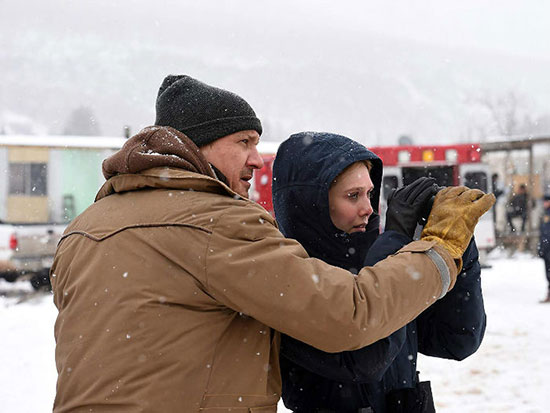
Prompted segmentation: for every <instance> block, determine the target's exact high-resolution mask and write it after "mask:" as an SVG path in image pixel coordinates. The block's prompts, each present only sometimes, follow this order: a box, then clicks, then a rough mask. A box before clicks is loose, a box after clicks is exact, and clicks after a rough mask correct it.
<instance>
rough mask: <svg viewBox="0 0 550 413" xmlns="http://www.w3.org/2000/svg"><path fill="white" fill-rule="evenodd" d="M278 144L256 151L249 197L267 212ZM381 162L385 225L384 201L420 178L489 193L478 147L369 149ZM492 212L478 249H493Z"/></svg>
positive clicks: (478, 231) (480, 233)
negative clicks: (258, 160)
mask: <svg viewBox="0 0 550 413" xmlns="http://www.w3.org/2000/svg"><path fill="white" fill-rule="evenodd" d="M277 146H278V145H277V144H276V143H272V142H262V143H260V147H259V151H260V153H261V154H262V157H263V159H264V162H265V166H264V167H263V168H262V169H261V170H260V171H258V172H256V173H255V175H254V182H253V190H252V192H251V193H252V198H253V199H254V200H256V201H257V202H259V203H260V204H261V205H262V206H263V207H264V208H266V209H267V210H268V211H269V212H270V213H273V203H272V200H271V179H272V170H273V160H274V158H275V153H276V151H277ZM369 149H370V150H371V151H373V152H374V153H376V154H377V155H378V156H379V157H380V158H381V159H382V161H383V162H384V177H383V180H382V197H381V200H380V204H381V205H380V211H381V215H382V220H381V222H384V215H385V210H386V200H387V198H388V195H389V193H390V191H391V190H392V189H395V188H398V187H401V186H403V185H407V184H410V183H411V182H413V181H414V180H415V179H417V178H419V177H421V176H430V177H433V178H435V179H436V181H437V183H438V184H439V185H441V186H453V185H465V186H467V187H469V188H479V189H481V190H482V191H484V192H492V187H491V179H490V172H489V167H488V165H486V164H485V163H483V162H482V160H481V150H480V147H479V145H478V144H458V145H428V146H377V147H371V148H369ZM492 214H493V211H492V210H491V211H489V212H488V213H487V214H485V215H484V216H483V217H482V218H481V219H480V222H479V223H478V225H477V227H476V231H475V237H476V242H477V245H478V248H479V249H480V250H484V251H487V250H488V249H491V248H493V247H494V246H495V229H494V223H493V222H494V221H493V217H492Z"/></svg>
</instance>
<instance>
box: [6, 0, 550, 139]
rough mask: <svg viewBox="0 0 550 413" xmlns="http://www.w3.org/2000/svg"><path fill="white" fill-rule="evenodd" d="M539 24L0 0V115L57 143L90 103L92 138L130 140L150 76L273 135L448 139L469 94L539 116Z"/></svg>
mask: <svg viewBox="0 0 550 413" xmlns="http://www.w3.org/2000/svg"><path fill="white" fill-rule="evenodd" d="M548 16H550V1H544V0H523V1H517V0H515V1H512V0H500V1H489V0H461V1H458V0H452V1H451V0H438V1H436V0H414V1H412V0H409V1H406V0H394V1H388V0H386V1H379V0H375V1H372V0H369V1H366V0H362V1H359V0H338V1H336V0H334V1H327V0H300V1H298V0H277V1H274V0H269V1H266V0H216V1H213V0H200V1H199V0H193V1H190V0H166V1H155V2H153V1H148V2H140V1H133V0H93V1H90V0H78V1H77V0H47V1H44V0H24V1H21V0H0V60H1V61H4V62H6V64H4V65H3V66H0V77H1V78H2V79H3V81H4V85H3V87H2V88H0V116H1V115H2V113H3V112H5V111H11V112H16V113H21V114H23V115H25V116H29V117H32V118H33V119H37V120H38V121H40V122H41V123H43V124H46V125H47V127H48V128H49V130H50V131H53V133H55V132H56V131H59V130H61V129H62V127H63V124H64V122H66V118H67V113H68V111H70V110H71V109H73V108H74V107H76V106H78V105H86V106H89V107H90V108H92V110H93V111H94V112H95V113H96V114H97V117H98V119H99V123H100V126H101V130H102V132H103V133H105V134H108V135H112V134H118V133H119V131H120V130H121V125H122V124H130V125H132V126H133V130H134V131H135V130H136V128H138V127H141V126H145V125H147V124H150V123H151V121H152V119H153V116H154V107H153V103H154V98H155V95H156V91H157V89H158V85H159V84H160V82H161V80H162V78H163V77H164V76H165V75H166V74H168V73H188V74H191V75H193V76H195V77H198V78H200V79H201V80H204V81H206V82H209V83H212V84H214V85H217V86H221V87H225V88H227V89H230V90H234V91H235V92H237V93H239V94H241V95H243V97H245V98H246V99H247V100H249V101H250V102H251V104H252V105H253V107H254V108H255V109H256V111H257V112H258V113H259V114H260V115H261V116H262V119H263V120H265V122H266V123H271V124H277V125H275V126H276V127H275V129H277V130H276V131H275V132H276V134H277V136H278V137H281V136H282V137H284V136H285V135H286V134H287V133H289V132H294V131H296V130H300V129H316V130H320V129H324V130H333V131H338V132H341V133H348V134H350V135H351V136H353V137H356V138H357V139H359V140H366V139H368V140H370V141H374V142H386V139H387V138H391V139H394V138H396V137H397V136H398V135H399V134H402V133H405V134H409V133H410V134H413V135H414V136H422V137H425V138H426V139H429V138H431V137H436V136H446V137H449V139H459V138H461V137H463V136H467V135H468V134H469V133H470V132H469V131H471V130H473V129H472V128H473V127H472V126H471V125H470V124H471V123H472V120H471V119H470V118H471V117H472V116H473V115H472V113H470V112H472V108H471V105H469V104H468V100H469V99H470V98H471V96H472V95H473V94H475V93H478V92H480V93H500V92H505V91H506V90H509V89H511V90H517V91H518V92H519V93H520V94H521V95H523V96H525V101H528V103H529V104H530V105H531V107H532V108H533V110H534V111H535V112H537V113H536V115H537V116H538V115H540V114H541V113H542V112H544V111H548V108H550V79H549V77H548V76H547V75H546V73H548V70H550V42H548V41H547V39H550V25H549V24H548V23H547V19H548ZM474 115H475V117H477V116H478V114H477V113H475V114H474ZM476 122H477V120H476ZM476 127H477V126H476ZM474 129H475V128H474Z"/></svg>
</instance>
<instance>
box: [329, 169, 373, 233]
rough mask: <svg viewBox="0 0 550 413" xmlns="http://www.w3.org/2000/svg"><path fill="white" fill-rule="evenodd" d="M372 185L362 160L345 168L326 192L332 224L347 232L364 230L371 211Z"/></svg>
mask: <svg viewBox="0 0 550 413" xmlns="http://www.w3.org/2000/svg"><path fill="white" fill-rule="evenodd" d="M373 189H374V185H373V184H372V180H371V179H370V174H369V170H368V169H367V166H366V165H365V164H364V163H363V162H356V163H354V164H353V165H351V166H350V167H348V168H347V169H345V170H344V171H343V172H342V173H341V174H340V175H338V177H337V178H336V180H335V181H334V182H333V183H332V185H331V186H330V189H329V192H328V198H329V208H330V219H331V220H332V223H333V224H334V226H335V227H336V228H338V229H340V230H342V231H344V232H347V233H348V234H351V233H353V232H365V229H366V226H367V223H368V222H369V217H370V216H371V215H372V213H373V208H372V205H371V203H370V199H371V195H372V191H373Z"/></svg>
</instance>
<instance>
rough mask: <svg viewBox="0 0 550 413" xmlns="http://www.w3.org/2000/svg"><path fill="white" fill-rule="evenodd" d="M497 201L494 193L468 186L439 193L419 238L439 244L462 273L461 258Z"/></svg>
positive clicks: (447, 189) (451, 188) (456, 187)
mask: <svg viewBox="0 0 550 413" xmlns="http://www.w3.org/2000/svg"><path fill="white" fill-rule="evenodd" d="M495 201H496V198H495V196H494V195H493V194H485V193H484V192H483V191H480V190H479V189H468V188H466V187H465V186H452V187H448V188H445V189H443V190H441V191H439V192H438V193H437V195H436V196H435V200H434V204H433V207H432V211H431V212H430V216H429V218H428V222H427V223H426V226H425V227H424V230H423V231H422V234H421V236H420V239H421V240H423V241H437V242H438V243H440V244H441V245H442V246H443V247H445V249H446V250H447V251H449V252H450V254H451V256H452V257H453V258H454V259H455V260H456V261H457V266H458V270H459V271H460V270H461V268H462V255H463V254H464V251H466V248H467V247H468V244H469V243H470V240H471V239H472V236H473V234H474V228H475V226H476V224H477V221H478V220H479V218H480V217H481V216H482V215H483V214H484V213H485V212H487V211H488V210H489V209H490V208H491V207H492V206H493V204H494V203H495Z"/></svg>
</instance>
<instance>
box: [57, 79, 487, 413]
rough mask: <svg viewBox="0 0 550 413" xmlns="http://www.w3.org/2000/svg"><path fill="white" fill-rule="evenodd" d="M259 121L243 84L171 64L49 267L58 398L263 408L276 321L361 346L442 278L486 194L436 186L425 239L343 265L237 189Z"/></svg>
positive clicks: (253, 158) (325, 346) (276, 390)
mask: <svg viewBox="0 0 550 413" xmlns="http://www.w3.org/2000/svg"><path fill="white" fill-rule="evenodd" d="M261 131H262V130H261V124H260V121H259V120H258V119H257V118H256V116H255V114H254V111H253V110H252V108H251V107H250V106H249V105H248V104H247V103H246V102H245V101H244V100H243V99H242V98H240V97H239V96H237V95H234V94H232V93H230V92H227V91H225V90H222V89H217V88H214V87H211V86H208V85H206V84H204V83H201V82H199V81H197V80H195V79H192V78H190V77H187V76H168V77H167V78H166V79H165V81H164V83H163V85H162V86H161V88H160V91H159V96H158V99H157V120H156V126H152V127H147V128H145V129H144V130H142V131H141V132H140V133H138V134H137V135H136V136H134V137H132V138H131V139H129V140H128V141H127V142H126V143H125V145H124V146H123V148H122V149H121V150H120V151H119V152H117V153H116V154H114V155H113V156H112V157H110V158H108V159H106V160H105V162H104V164H103V172H104V175H105V177H106V178H107V182H105V184H104V185H103V187H102V188H101V189H100V191H99V193H98V194H97V197H96V201H95V203H94V204H93V205H91V206H90V207H89V208H88V209H87V210H86V211H85V212H84V213H82V214H81V215H80V216H78V217H77V218H76V219H75V220H74V221H73V222H72V223H71V224H70V226H69V227H68V228H67V230H66V232H65V234H64V236H63V238H62V240H61V241H60V243H59V246H58V249H57V252H56V256H55V260H54V264H53V267H52V272H51V280H52V286H53V291H54V301H55V304H56V306H57V307H58V309H59V315H58V318H57V322H56V325H55V337H56V341H57V347H56V364H57V370H58V374H59V376H58V382H57V395H56V399H55V405H54V411H56V412H80V411H82V412H84V411H86V412H88V411H94V412H107V411H108V412H115V411H116V412H198V411H205V412H226V411H232V412H260V411H261V412H275V411H276V406H277V402H278V400H279V396H280V390H281V378H280V373H279V363H278V350H279V332H283V333H285V334H288V335H289V336H292V337H295V338H296V339H298V340H301V341H303V342H306V343H309V344H311V345H313V346H315V347H318V348H319V349H321V350H324V351H328V352H339V351H344V350H353V349H357V348H360V347H363V346H366V345H368V344H370V343H372V342H374V341H376V340H378V339H380V338H383V337H386V336H387V335H389V334H390V333H392V332H393V331H395V330H396V329H398V328H400V327H401V326H403V325H405V324H407V323H408V322H409V321H411V320H412V319H414V318H415V317H416V316H418V314H420V313H421V312H422V311H423V310H424V309H426V308H427V307H428V306H429V305H430V304H432V303H433V302H434V301H435V300H437V299H438V298H440V297H442V296H443V295H445V293H446V292H447V291H448V289H449V288H451V287H452V286H453V285H454V282H455V279H456V276H457V270H458V268H457V266H458V267H459V266H460V262H459V258H460V256H461V255H462V252H463V251H464V249H465V248H466V246H467V244H468V242H469V239H470V238H471V235H472V231H473V229H474V226H475V222H476V221H477V218H479V216H480V215H481V214H482V213H483V212H484V211H485V210H487V209H488V208H489V207H490V206H491V204H492V199H491V198H490V196H487V195H484V194H483V193H481V192H480V191H467V190H466V189H465V188H464V189H463V190H461V191H459V192H460V196H451V197H450V198H449V197H448V196H447V197H446V198H445V197H441V198H440V199H438V198H436V201H435V203H434V208H433V211H434V212H435V213H434V214H433V217H434V219H433V220H432V217H430V221H429V222H428V225H427V228H428V226H429V227H430V228H431V229H432V230H431V232H430V231H428V232H426V234H428V235H427V236H426V237H425V239H424V240H421V241H417V242H413V243H411V244H409V245H408V246H406V247H405V248H403V249H402V250H400V251H399V252H398V253H397V254H395V255H394V256H392V257H390V258H388V259H386V260H384V261H382V262H380V263H379V264H377V265H376V266H374V267H366V268H363V269H362V270H361V271H360V272H359V274H358V275H356V276H354V275H352V274H350V273H348V272H346V271H345V270H342V269H340V268H336V267H332V266H330V265H327V264H325V263H324V262H322V261H320V260H317V259H314V258H309V257H308V255H307V254H306V252H305V251H304V249H303V248H302V247H301V245H300V244H298V243H297V242H296V241H294V240H291V239H285V238H284V237H283V236H282V234H281V233H280V232H279V231H278V230H277V225H276V223H275V221H274V219H273V218H272V217H271V216H270V215H269V214H268V213H267V212H266V211H265V210H264V209H263V208H262V207H261V206H259V205H257V204H255V203H254V202H252V201H250V200H249V199H248V198H247V194H248V189H249V186H250V185H249V182H248V181H249V180H250V178H251V177H252V174H253V170H254V169H258V168H261V166H262V160H261V158H260V156H259V154H258V152H257V150H256V145H257V143H258V140H259V136H260V134H261ZM438 197H439V195H438ZM448 208H452V210H453V212H454V213H453V214H452V215H453V219H452V220H449V219H448V216H449V214H448V213H446V211H447V210H448ZM451 221H452V222H451ZM457 223H458V224H457ZM449 225H450V226H451V227H452V228H451V230H450V231H449V228H450V227H449ZM456 228H460V229H461V231H460V234H458V232H457V231H456ZM410 274H415V275H418V274H421V276H415V277H412V276H410Z"/></svg>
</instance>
